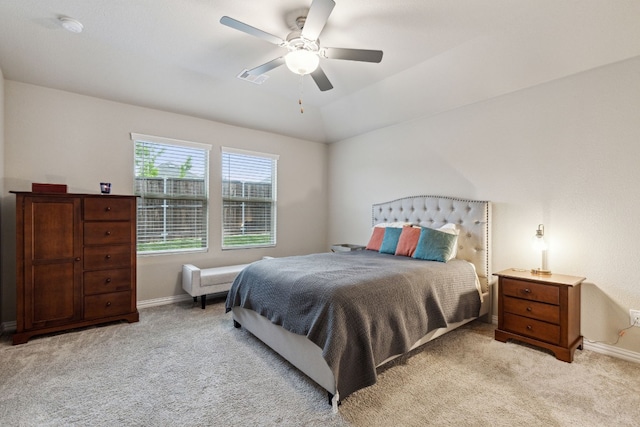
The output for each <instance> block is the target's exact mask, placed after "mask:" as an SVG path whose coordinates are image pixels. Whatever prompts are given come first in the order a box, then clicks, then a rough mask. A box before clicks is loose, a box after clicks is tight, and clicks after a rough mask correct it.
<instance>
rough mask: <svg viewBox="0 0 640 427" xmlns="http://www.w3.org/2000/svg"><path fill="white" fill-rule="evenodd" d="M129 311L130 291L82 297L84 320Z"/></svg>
mask: <svg viewBox="0 0 640 427" xmlns="http://www.w3.org/2000/svg"><path fill="white" fill-rule="evenodd" d="M130 312H131V292H112V293H110V294H100V295H91V296H87V297H84V318H85V319H86V320H89V319H99V318H102V317H111V316H118V315H121V314H127V313H130Z"/></svg>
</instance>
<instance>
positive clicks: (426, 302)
mask: <svg viewBox="0 0 640 427" xmlns="http://www.w3.org/2000/svg"><path fill="white" fill-rule="evenodd" d="M475 283H476V275H475V270H474V268H473V266H472V265H471V264H469V263H467V262H465V261H460V260H451V261H449V262H448V263H440V262H433V261H422V260H415V259H412V258H408V257H401V256H394V255H386V254H380V253H378V252H374V251H366V250H365V251H353V252H344V253H323V254H313V255H306V256H295V257H287V258H274V259H267V260H262V261H258V262H255V263H253V264H251V265H249V266H247V267H246V268H245V269H244V270H243V271H242V272H241V273H240V274H239V275H238V277H237V278H236V280H235V281H234V283H233V285H232V287H231V290H230V291H229V294H228V296H227V301H226V311H227V312H228V311H230V310H231V309H232V308H233V307H234V306H240V307H243V308H247V309H251V310H254V311H256V312H257V313H259V314H261V315H262V316H264V317H266V318H268V319H269V320H271V322H273V323H275V324H277V325H280V326H282V327H283V328H285V329H286V330H288V331H291V332H293V333H296V334H300V335H305V336H306V337H307V338H308V339H309V340H311V341H312V342H314V343H315V344H316V345H318V346H319V347H320V348H321V349H322V356H323V357H324V359H325V360H326V362H327V364H328V366H329V367H330V368H331V370H332V372H333V374H334V376H335V379H336V385H337V389H338V391H339V393H340V398H341V399H342V398H344V397H346V396H348V395H349V394H351V393H353V392H354V391H356V390H358V389H361V388H363V387H367V386H369V385H372V384H374V383H375V382H376V366H377V365H378V364H380V363H381V362H382V361H384V360H385V359H387V358H388V357H390V356H393V355H398V354H402V353H405V352H407V351H408V350H409V349H410V348H411V346H412V345H413V344H414V343H415V342H417V341H418V340H419V339H420V338H422V337H423V336H424V335H426V334H427V333H428V332H430V331H432V330H434V329H437V328H442V327H446V326H447V325H448V324H449V323H454V322H458V321H461V320H464V319H468V318H471V317H477V316H478V314H479V311H480V295H479V292H478V289H477V288H476V284H475Z"/></svg>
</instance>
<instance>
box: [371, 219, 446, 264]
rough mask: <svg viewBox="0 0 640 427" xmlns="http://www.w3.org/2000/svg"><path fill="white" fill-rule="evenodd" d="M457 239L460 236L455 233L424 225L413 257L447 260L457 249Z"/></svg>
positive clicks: (428, 259)
mask: <svg viewBox="0 0 640 427" xmlns="http://www.w3.org/2000/svg"><path fill="white" fill-rule="evenodd" d="M457 240H458V236H456V235H455V234H449V233H445V232H443V231H438V230H434V229H433V228H427V227H423V228H422V231H420V238H418V246H416V251H415V252H414V253H413V257H414V258H416V259H424V260H427V261H440V262H447V260H448V259H449V258H450V257H451V254H452V253H453V250H454V249H455V245H456V241H457ZM380 252H382V249H381V250H380Z"/></svg>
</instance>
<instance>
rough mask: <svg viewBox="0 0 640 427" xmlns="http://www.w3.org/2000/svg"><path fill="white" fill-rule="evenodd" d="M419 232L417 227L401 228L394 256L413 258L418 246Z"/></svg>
mask: <svg viewBox="0 0 640 427" xmlns="http://www.w3.org/2000/svg"><path fill="white" fill-rule="evenodd" d="M420 231H421V230H420V228H418V227H403V228H402V233H401V234H400V240H398V246H397V247H396V255H401V256H413V254H414V252H415V251H416V246H418V239H419V238H420Z"/></svg>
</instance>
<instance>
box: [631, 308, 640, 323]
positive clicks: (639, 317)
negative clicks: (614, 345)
mask: <svg viewBox="0 0 640 427" xmlns="http://www.w3.org/2000/svg"><path fill="white" fill-rule="evenodd" d="M629 322H631V324H632V325H633V326H640V310H629Z"/></svg>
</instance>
